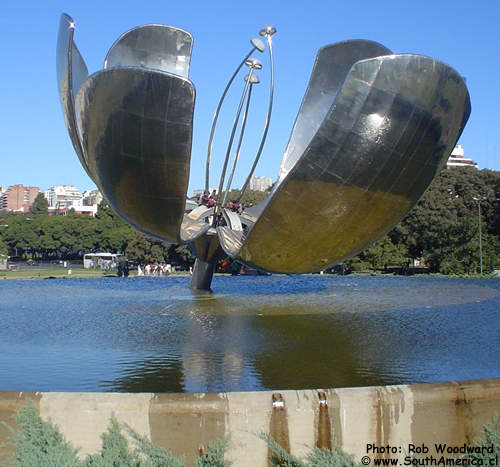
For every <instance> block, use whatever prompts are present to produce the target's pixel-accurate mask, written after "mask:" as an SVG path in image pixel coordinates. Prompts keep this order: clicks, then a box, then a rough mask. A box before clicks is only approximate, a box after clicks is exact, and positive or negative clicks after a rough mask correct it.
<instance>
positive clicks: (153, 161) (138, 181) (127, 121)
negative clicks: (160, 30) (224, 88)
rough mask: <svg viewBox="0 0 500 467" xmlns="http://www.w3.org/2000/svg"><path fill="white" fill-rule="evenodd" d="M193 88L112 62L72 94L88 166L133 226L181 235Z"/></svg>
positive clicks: (173, 238)
mask: <svg viewBox="0 0 500 467" xmlns="http://www.w3.org/2000/svg"><path fill="white" fill-rule="evenodd" d="M194 99H195V92H194V87H193V85H192V83H191V82H190V81H189V80H187V79H184V78H182V77H179V76H177V75H173V74H169V73H164V72H159V71H153V70H148V69H144V68H110V69H108V70H104V71H101V72H98V73H95V74H94V75H92V76H90V77H89V78H88V80H87V81H86V82H85V83H84V85H83V86H82V88H81V89H80V91H79V92H78V95H77V96H76V108H77V117H78V128H79V131H80V133H81V135H82V143H83V146H84V147H85V150H86V153H87V154H88V161H89V170H90V172H91V173H92V174H94V175H95V176H96V178H97V182H98V184H99V186H100V187H101V188H102V190H103V192H104V195H105V196H106V198H107V199H108V201H109V203H110V204H111V205H112V206H113V208H114V209H115V210H116V211H117V212H118V213H119V214H120V215H121V216H122V217H123V218H124V219H125V220H126V221H127V222H129V223H130V224H132V225H133V226H134V227H135V228H136V229H138V230H140V231H142V232H144V233H146V234H148V235H152V236H155V237H158V238H160V239H162V240H166V241H170V242H176V243H177V242H180V225H181V222H182V218H183V214H184V209H185V206H186V192H187V187H188V177H189V162H190V157H191V139H192V125H193V110H194Z"/></svg>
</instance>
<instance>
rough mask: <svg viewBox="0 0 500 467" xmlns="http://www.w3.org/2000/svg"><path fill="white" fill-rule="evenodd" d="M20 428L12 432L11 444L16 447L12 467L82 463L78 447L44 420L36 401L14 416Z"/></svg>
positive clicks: (48, 466) (44, 466)
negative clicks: (73, 445) (36, 407)
mask: <svg viewBox="0 0 500 467" xmlns="http://www.w3.org/2000/svg"><path fill="white" fill-rule="evenodd" d="M15 419H16V421H17V423H18V424H19V426H20V430H19V431H17V432H15V431H14V430H12V429H11V428H10V427H8V428H9V429H10V430H11V431H12V433H13V434H12V437H11V443H12V444H13V445H14V447H15V453H14V456H13V459H12V463H11V465H12V466H15V467H35V466H40V467H53V466H55V465H57V466H61V467H66V466H67V467H69V466H79V465H81V464H80V462H79V461H78V458H77V450H76V449H74V448H73V447H72V446H71V445H70V444H69V443H68V442H66V441H65V440H64V438H63V437H62V435H61V434H60V432H59V430H58V428H57V426H55V425H54V424H52V422H50V421H48V422H45V421H43V420H42V419H41V418H40V416H39V415H38V413H37V411H36V409H35V407H34V406H33V404H28V405H26V406H25V407H24V408H23V409H21V410H20V411H19V412H18V413H17V414H16V417H15Z"/></svg>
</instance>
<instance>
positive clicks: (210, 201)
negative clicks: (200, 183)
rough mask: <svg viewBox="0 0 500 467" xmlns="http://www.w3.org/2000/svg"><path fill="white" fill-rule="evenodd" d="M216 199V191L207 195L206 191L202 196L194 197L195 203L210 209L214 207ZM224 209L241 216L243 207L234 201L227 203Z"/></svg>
mask: <svg viewBox="0 0 500 467" xmlns="http://www.w3.org/2000/svg"><path fill="white" fill-rule="evenodd" d="M216 198H217V190H215V189H214V190H212V193H209V192H208V191H204V192H203V195H199V194H198V195H196V202H197V203H198V204H199V205H203V206H207V207H209V208H212V207H214V206H215V200H216ZM224 207H225V208H226V209H229V210H231V211H233V212H237V213H238V214H241V213H242V212H243V211H244V209H245V205H244V204H242V203H238V202H237V201H236V200H231V201H229V203H226V205H225V206H224Z"/></svg>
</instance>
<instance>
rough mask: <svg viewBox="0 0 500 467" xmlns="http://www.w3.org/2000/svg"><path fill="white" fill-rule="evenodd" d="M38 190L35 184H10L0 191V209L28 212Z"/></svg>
mask: <svg viewBox="0 0 500 467" xmlns="http://www.w3.org/2000/svg"><path fill="white" fill-rule="evenodd" d="M39 192H40V188H38V187H37V186H24V185H12V186H10V187H9V188H7V189H4V188H2V191H0V210H2V211H18V212H28V211H29V209H30V208H31V206H32V204H33V201H35V198H36V195H38V193H39Z"/></svg>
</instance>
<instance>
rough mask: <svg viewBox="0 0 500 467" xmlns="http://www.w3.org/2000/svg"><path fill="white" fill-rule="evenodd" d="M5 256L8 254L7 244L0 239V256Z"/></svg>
mask: <svg viewBox="0 0 500 467" xmlns="http://www.w3.org/2000/svg"><path fill="white" fill-rule="evenodd" d="M7 254H8V248H7V244H6V243H5V242H4V241H3V240H2V238H1V237H0V256H2V255H4V256H7Z"/></svg>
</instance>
